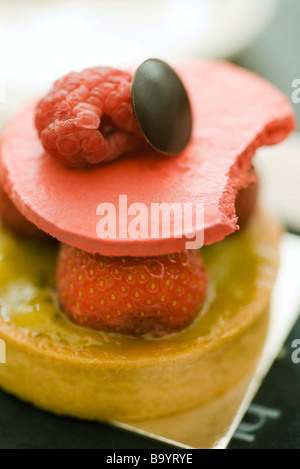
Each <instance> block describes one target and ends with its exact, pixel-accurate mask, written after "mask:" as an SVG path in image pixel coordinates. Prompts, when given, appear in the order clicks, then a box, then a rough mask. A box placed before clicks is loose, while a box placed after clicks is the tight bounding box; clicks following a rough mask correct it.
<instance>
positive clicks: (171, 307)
mask: <svg viewBox="0 0 300 469" xmlns="http://www.w3.org/2000/svg"><path fill="white" fill-rule="evenodd" d="M206 287H207V275H206V271H205V268H204V266H203V262H202V258H201V256H200V254H199V251H196V250H186V251H182V252H178V253H175V254H171V255H164V256H155V257H145V258H136V257H105V256H101V255H99V254H88V253H86V252H84V251H81V250H79V249H76V248H73V247H70V246H67V245H65V244H62V246H61V250H60V255H59V260H58V268H57V291H58V297H59V301H60V304H61V306H62V308H63V310H64V311H65V313H66V314H67V315H68V316H69V318H70V319H71V320H72V321H74V322H75V323H77V324H79V325H82V326H87V327H91V328H93V329H102V330H106V331H117V332H120V333H125V334H131V335H142V334H146V333H150V334H152V335H155V336H162V335H164V334H167V333H170V332H173V331H176V330H179V329H181V328H183V327H184V326H186V325H187V324H189V323H190V322H191V321H192V320H193V319H194V317H195V316H196V315H197V314H198V313H199V311H200V309H201V306H202V305H203V302H204V299H205V296H206Z"/></svg>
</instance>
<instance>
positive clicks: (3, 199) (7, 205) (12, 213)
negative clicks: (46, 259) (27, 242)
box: [0, 185, 51, 239]
mask: <svg viewBox="0 0 300 469" xmlns="http://www.w3.org/2000/svg"><path fill="white" fill-rule="evenodd" d="M0 219H1V220H2V221H3V222H4V223H5V224H6V225H7V226H8V227H9V228H11V229H12V230H13V231H14V232H15V233H17V234H19V235H22V236H26V237H29V238H36V239H51V236H49V235H47V234H46V233H44V232H43V231H41V230H39V229H38V228H37V227H36V226H35V225H34V224H33V223H31V222H30V221H28V220H27V219H26V218H25V217H23V215H22V214H21V213H20V212H19V210H17V209H16V207H15V206H14V204H13V203H12V202H11V200H10V199H9V198H8V196H7V195H6V193H5V192H4V190H3V189H2V187H1V185H0Z"/></svg>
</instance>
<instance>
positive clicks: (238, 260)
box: [0, 213, 279, 420]
mask: <svg viewBox="0 0 300 469" xmlns="http://www.w3.org/2000/svg"><path fill="white" fill-rule="evenodd" d="M278 241H279V231H278V229H277V227H275V226H274V225H273V224H272V223H271V222H270V220H268V219H267V218H266V217H265V216H264V215H263V214H261V213H258V214H257V216H256V217H255V219H254V220H253V222H252V224H251V226H250V228H249V229H247V230H245V231H244V232H243V233H238V234H235V235H232V236H230V237H229V238H227V239H225V240H224V241H222V242H221V243H217V244H215V245H213V246H209V247H205V248H202V253H203V257H204V261H205V264H206V267H207V269H208V272H209V277H210V288H209V294H208V297H207V301H206V304H205V306H204V308H203V310H202V311H200V312H199V316H198V317H197V319H196V320H195V321H194V323H193V324H192V325H190V326H189V327H188V328H186V329H185V330H183V331H181V332H180V333H176V334H171V335H169V336H167V337H165V338H161V339H153V338H150V337H142V338H131V337H126V336H122V335H119V334H109V333H105V332H98V331H93V330H89V329H86V328H81V327H79V326H76V325H74V324H72V323H71V322H70V321H69V320H68V319H67V318H66V317H65V316H64V314H63V313H62V312H61V311H60V309H59V307H58V304H57V298H56V293H55V265H56V257H57V246H56V245H54V244H49V245H48V244H46V243H44V242H41V243H40V244H39V243H38V242H37V241H35V242H32V241H25V240H24V239H20V238H17V237H15V236H14V235H12V234H11V233H9V232H7V231H6V230H5V229H4V228H1V231H0V339H3V340H4V341H5V342H6V346H7V347H6V349H7V363H6V364H5V365H0V385H2V386H3V387H4V388H5V389H7V390H8V391H11V392H13V393H15V394H17V395H18V396H20V397H22V398H24V399H26V400H28V401H30V402H33V403H34V404H36V405H38V406H40V407H43V408H45V409H48V410H52V411H54V412H56V413H60V414H66V415H73V416H77V417H82V418H89V419H100V420H103V419H119V420H120V419H123V420H138V419H142V418H151V417H156V416H158V415H164V414H170V413H174V412H177V411H180V410H184V409H187V408H189V407H192V406H194V405H198V404H199V403H201V402H202V401H203V400H206V399H208V398H210V397H212V396H214V395H216V394H219V393H220V392H222V391H223V390H225V389H226V388H228V386H230V384H231V383H232V382H234V381H236V380H237V379H239V378H240V377H241V376H243V374H244V373H245V372H246V371H247V372H248V371H249V367H250V366H253V363H254V362H255V361H256V360H257V358H258V356H259V352H260V349H261V345H262V341H261V339H260V341H259V343H258V342H257V340H256V338H257V337H258V334H257V333H255V334H254V332H253V331H254V330H256V329H257V324H255V323H256V322H257V321H256V320H257V319H258V318H260V317H261V316H262V314H263V312H264V311H265V310H266V308H267V306H268V302H269V296H270V291H271V288H272V285H273V282H274V279H275V274H276V269H277V262H278ZM265 323H266V321H264V324H265ZM247 331H249V333H248V335H247ZM250 331H252V332H250ZM261 337H262V335H261V334H260V338H261Z"/></svg>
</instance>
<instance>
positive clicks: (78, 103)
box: [35, 67, 142, 167]
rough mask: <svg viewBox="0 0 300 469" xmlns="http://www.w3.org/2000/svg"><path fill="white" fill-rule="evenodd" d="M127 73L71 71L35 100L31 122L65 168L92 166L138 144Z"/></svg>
mask: <svg viewBox="0 0 300 469" xmlns="http://www.w3.org/2000/svg"><path fill="white" fill-rule="evenodd" d="M131 79H132V76H131V74H130V73H128V72H124V71H120V70H115V69H113V68H108V67H96V68H88V69H85V70H83V71H81V72H71V73H69V74H68V75H66V76H64V77H62V78H60V79H59V80H57V81H56V82H55V83H54V85H53V88H52V89H51V90H50V91H49V93H48V94H46V96H44V97H43V98H42V99H41V100H40V101H39V103H38V105H37V108H36V114H35V126H36V128H37V131H38V134H39V137H40V139H41V142H42V144H43V147H44V149H45V150H46V152H48V153H49V154H50V155H52V156H54V157H56V158H59V159H60V160H62V161H63V162H64V163H66V164H67V165H69V166H73V167H79V166H83V165H87V164H97V163H100V162H104V161H105V162H106V161H109V160H112V159H114V158H117V157H118V156H119V155H121V154H122V153H125V152H128V151H130V150H133V149H135V148H137V147H138V146H139V145H140V144H141V141H142V138H141V134H140V131H139V130H138V126H137V124H136V121H135V119H134V115H133V111H132V106H131V97H130V86H131Z"/></svg>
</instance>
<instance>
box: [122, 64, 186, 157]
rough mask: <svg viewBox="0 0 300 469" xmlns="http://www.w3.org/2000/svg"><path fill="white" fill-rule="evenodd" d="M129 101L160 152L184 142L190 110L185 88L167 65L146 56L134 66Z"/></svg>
mask: <svg viewBox="0 0 300 469" xmlns="http://www.w3.org/2000/svg"><path fill="white" fill-rule="evenodd" d="M131 102H132V108H133V112H134V115H135V119H136V121H137V124H138V126H139V128H140V130H141V132H142V134H143V135H144V137H145V138H146V140H147V141H148V142H149V143H150V145H152V146H153V147H154V148H155V149H156V150H158V151H159V152H162V153H165V154H169V155H176V154H178V153H180V152H182V150H184V148H185V147H186V146H187V144H188V142H189V140H190V137H191V132H192V111H191V106H190V101H189V97H188V94H187V91H186V89H185V87H184V85H183V83H182V81H181V79H180V78H179V76H178V75H177V73H176V72H175V71H174V70H173V68H172V67H170V65H168V64H167V63H166V62H163V61H162V60H160V59H148V60H146V61H145V62H143V63H142V64H141V65H140V66H139V67H138V68H137V70H136V72H135V74H134V76H133V79H132V84H131Z"/></svg>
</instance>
